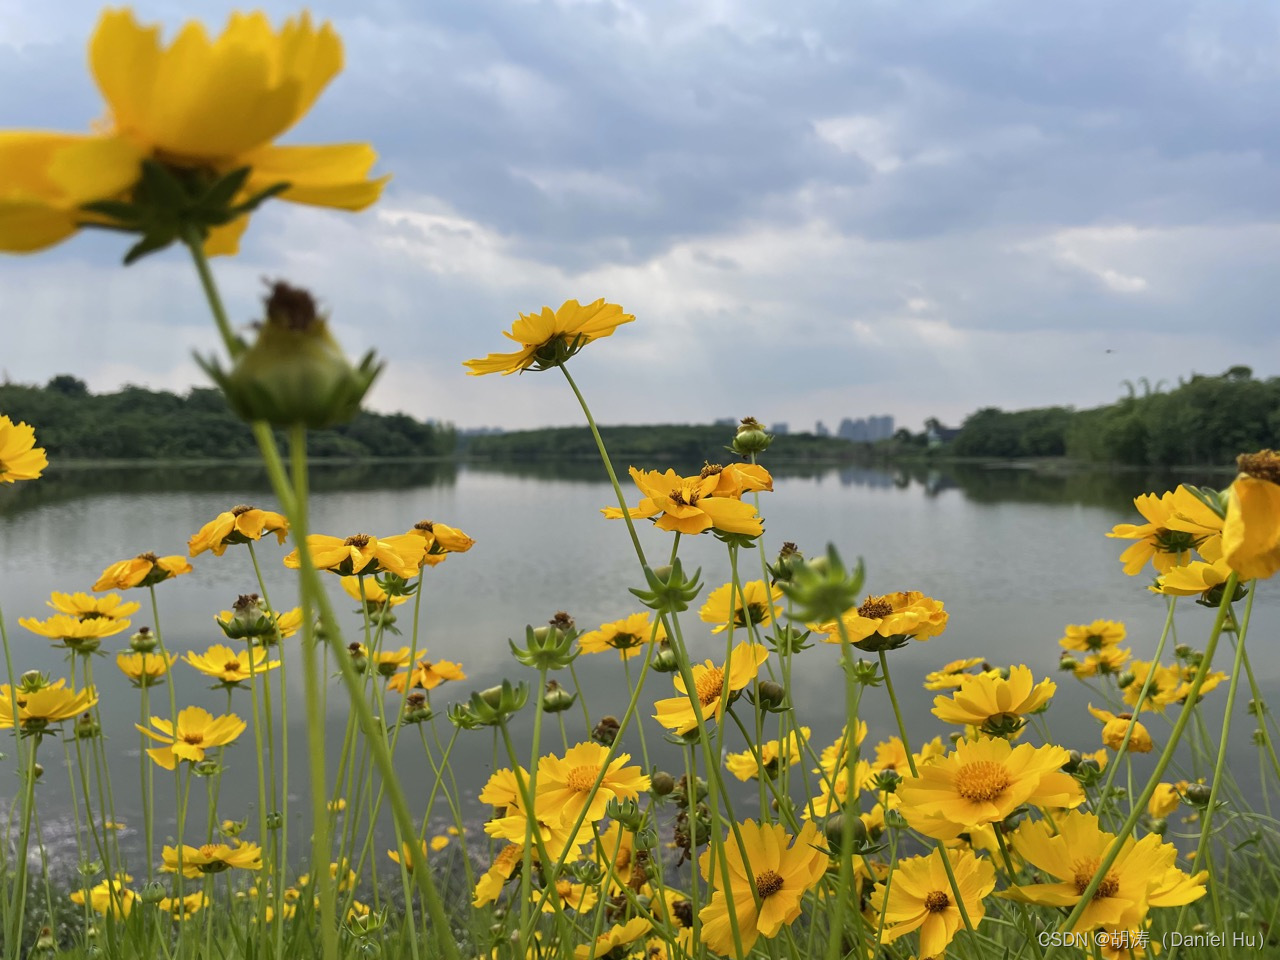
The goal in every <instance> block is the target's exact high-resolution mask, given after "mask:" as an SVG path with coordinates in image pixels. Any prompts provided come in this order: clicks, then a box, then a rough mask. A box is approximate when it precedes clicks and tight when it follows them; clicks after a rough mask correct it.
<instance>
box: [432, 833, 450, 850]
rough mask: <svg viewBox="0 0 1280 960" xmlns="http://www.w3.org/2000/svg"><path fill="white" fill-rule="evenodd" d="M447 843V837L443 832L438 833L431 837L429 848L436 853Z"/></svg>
mask: <svg viewBox="0 0 1280 960" xmlns="http://www.w3.org/2000/svg"><path fill="white" fill-rule="evenodd" d="M448 845H449V837H448V836H446V835H445V834H443V833H438V834H436V835H435V836H434V837H432V838H431V849H432V850H433V851H435V852H436V853H439V852H440V851H441V850H443V849H444V848H445V847H447V846H448Z"/></svg>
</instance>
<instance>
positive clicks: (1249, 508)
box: [1222, 476, 1280, 580]
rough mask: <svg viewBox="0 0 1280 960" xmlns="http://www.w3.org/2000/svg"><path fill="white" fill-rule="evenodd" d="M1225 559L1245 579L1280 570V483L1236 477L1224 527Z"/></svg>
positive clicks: (1260, 576)
mask: <svg viewBox="0 0 1280 960" xmlns="http://www.w3.org/2000/svg"><path fill="white" fill-rule="evenodd" d="M1222 556H1223V558H1224V559H1225V560H1226V561H1227V564H1228V566H1230V567H1231V569H1232V570H1235V571H1236V572H1237V573H1239V574H1240V577H1241V579H1244V580H1252V579H1255V578H1257V579H1261V578H1264V577H1270V576H1272V575H1273V574H1274V573H1275V572H1276V571H1277V570H1280V484H1275V483H1271V482H1270V481H1268V480H1259V479H1257V478H1256V477H1250V476H1240V477H1237V478H1236V482H1235V483H1233V484H1232V485H1231V490H1230V499H1229V501H1228V503H1227V519H1226V521H1225V522H1224V523H1223V525H1222Z"/></svg>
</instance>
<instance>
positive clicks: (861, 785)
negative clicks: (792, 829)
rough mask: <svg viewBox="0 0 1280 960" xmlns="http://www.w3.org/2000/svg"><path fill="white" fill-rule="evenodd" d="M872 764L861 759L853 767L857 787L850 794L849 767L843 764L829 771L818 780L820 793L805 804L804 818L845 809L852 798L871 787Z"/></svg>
mask: <svg viewBox="0 0 1280 960" xmlns="http://www.w3.org/2000/svg"><path fill="white" fill-rule="evenodd" d="M874 776H875V775H874V774H873V773H872V772H871V764H870V763H868V762H867V761H866V760H865V759H859V760H858V762H857V763H856V764H854V767H853V782H854V784H855V785H856V787H857V789H855V790H854V791H853V795H852V797H851V796H850V794H849V768H848V766H842V767H840V768H839V769H838V770H833V771H830V772H828V773H827V774H826V775H825V776H824V777H823V778H822V779H821V780H819V781H818V795H817V796H816V797H814V798H813V799H812V800H810V801H809V803H807V804H806V805H805V809H804V818H805V819H806V820H812V819H814V818H815V817H816V818H821V817H828V816H830V815H831V814H833V813H836V812H838V811H840V810H841V809H843V808H844V807H845V805H846V804H847V803H848V801H849V800H850V799H856V798H857V796H858V794H860V793H861V792H862V791H863V790H867V789H869V788H870V787H871V785H872V781H873V779H874Z"/></svg>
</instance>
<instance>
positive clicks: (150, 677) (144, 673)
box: [116, 653, 178, 687]
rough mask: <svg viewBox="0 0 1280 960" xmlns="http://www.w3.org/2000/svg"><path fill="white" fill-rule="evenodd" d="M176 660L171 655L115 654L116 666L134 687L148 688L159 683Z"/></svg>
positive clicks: (174, 656) (175, 657)
mask: <svg viewBox="0 0 1280 960" xmlns="http://www.w3.org/2000/svg"><path fill="white" fill-rule="evenodd" d="M177 659H178V658H177V656H176V655H175V654H172V653H166V654H164V655H163V656H161V655H160V654H158V653H117V654H116V666H117V667H119V668H120V672H121V673H123V674H124V675H125V676H126V677H128V678H129V679H130V680H131V681H132V682H133V685H134V686H135V687H150V686H154V685H155V684H157V683H159V682H160V678H161V677H163V676H165V675H166V674H167V673H168V672H169V668H170V667H171V666H173V662H174V661H175V660H177Z"/></svg>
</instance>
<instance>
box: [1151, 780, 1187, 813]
mask: <svg viewBox="0 0 1280 960" xmlns="http://www.w3.org/2000/svg"><path fill="white" fill-rule="evenodd" d="M1186 789H1187V781H1185V780H1183V781H1181V782H1179V783H1158V784H1156V789H1155V792H1154V793H1153V794H1151V799H1150V800H1148V801H1147V816H1150V817H1167V816H1169V814H1171V813H1173V811H1175V810H1177V809H1178V806H1179V805H1180V804H1181V803H1182V791H1184V790H1186Z"/></svg>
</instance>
